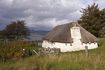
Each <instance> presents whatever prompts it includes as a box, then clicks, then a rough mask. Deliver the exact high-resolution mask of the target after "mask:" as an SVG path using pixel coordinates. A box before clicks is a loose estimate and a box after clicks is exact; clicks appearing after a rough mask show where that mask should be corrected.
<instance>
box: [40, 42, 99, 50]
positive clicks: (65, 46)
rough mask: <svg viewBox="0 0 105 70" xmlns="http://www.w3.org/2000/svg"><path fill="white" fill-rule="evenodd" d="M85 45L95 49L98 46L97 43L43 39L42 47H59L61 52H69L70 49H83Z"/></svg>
mask: <svg viewBox="0 0 105 70" xmlns="http://www.w3.org/2000/svg"><path fill="white" fill-rule="evenodd" d="M85 46H88V49H95V48H97V47H98V45H97V43H96V42H94V43H87V44H85V43H81V45H77V46H76V45H75V44H74V43H59V42H53V43H52V42H48V41H46V40H44V41H43V43H42V47H43V48H48V47H49V48H60V50H61V52H70V51H80V50H85Z"/></svg>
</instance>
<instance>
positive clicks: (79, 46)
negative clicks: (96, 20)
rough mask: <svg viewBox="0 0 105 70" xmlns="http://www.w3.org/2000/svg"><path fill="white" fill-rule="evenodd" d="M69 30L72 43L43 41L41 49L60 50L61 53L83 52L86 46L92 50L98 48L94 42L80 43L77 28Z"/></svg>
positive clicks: (78, 29)
mask: <svg viewBox="0 0 105 70" xmlns="http://www.w3.org/2000/svg"><path fill="white" fill-rule="evenodd" d="M70 30H71V37H72V38H73V43H60V42H53V43H52V42H48V41H47V40H44V41H43V43H42V47H44V48H48V47H49V48H60V49H61V52H71V51H80V50H85V46H88V49H94V48H97V47H98V45H97V43H96V42H94V43H87V44H85V43H82V42H81V41H80V39H81V34H80V28H79V27H72V28H71V29H70Z"/></svg>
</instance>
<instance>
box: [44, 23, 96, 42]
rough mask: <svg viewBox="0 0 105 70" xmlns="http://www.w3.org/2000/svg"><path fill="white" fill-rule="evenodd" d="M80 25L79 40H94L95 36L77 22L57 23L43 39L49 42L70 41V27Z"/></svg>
mask: <svg viewBox="0 0 105 70" xmlns="http://www.w3.org/2000/svg"><path fill="white" fill-rule="evenodd" d="M75 25H76V26H77V27H80V32H81V37H82V38H81V41H82V42H83V43H89V42H96V41H97V38H96V37H95V36H94V35H92V34H91V33H90V32H88V31H87V30H85V29H84V28H83V27H81V26H80V25H79V24H78V23H77V22H71V23H68V24H63V25H58V26H56V27H55V28H54V29H53V30H52V31H50V32H49V33H48V34H47V35H46V36H45V37H44V38H43V39H44V40H47V41H49V42H61V43H72V42H73V39H72V38H71V31H70V28H71V27H73V26H75Z"/></svg>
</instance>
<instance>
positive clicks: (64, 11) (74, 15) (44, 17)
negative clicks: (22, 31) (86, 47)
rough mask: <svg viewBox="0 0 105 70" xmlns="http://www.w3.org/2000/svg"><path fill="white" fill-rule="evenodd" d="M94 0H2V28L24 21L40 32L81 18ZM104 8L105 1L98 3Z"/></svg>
mask: <svg viewBox="0 0 105 70" xmlns="http://www.w3.org/2000/svg"><path fill="white" fill-rule="evenodd" d="M92 1H93V0H0V28H3V27H4V26H5V25H7V24H9V23H10V22H11V21H14V20H17V19H23V20H25V21H26V23H27V26H29V27H31V28H34V29H37V30H40V29H44V30H48V29H51V28H52V27H54V26H56V25H58V24H63V23H66V22H69V21H76V20H78V19H79V18H80V15H81V13H80V10H81V8H84V7H86V6H87V4H91V3H92ZM97 2H98V3H99V4H100V6H102V7H103V6H104V5H103V2H104V0H101V1H97Z"/></svg>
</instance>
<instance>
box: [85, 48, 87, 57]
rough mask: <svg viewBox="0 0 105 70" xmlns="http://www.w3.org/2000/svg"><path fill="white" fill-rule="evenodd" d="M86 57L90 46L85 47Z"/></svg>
mask: <svg viewBox="0 0 105 70" xmlns="http://www.w3.org/2000/svg"><path fill="white" fill-rule="evenodd" d="M85 53H86V57H87V56H88V46H85Z"/></svg>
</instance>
